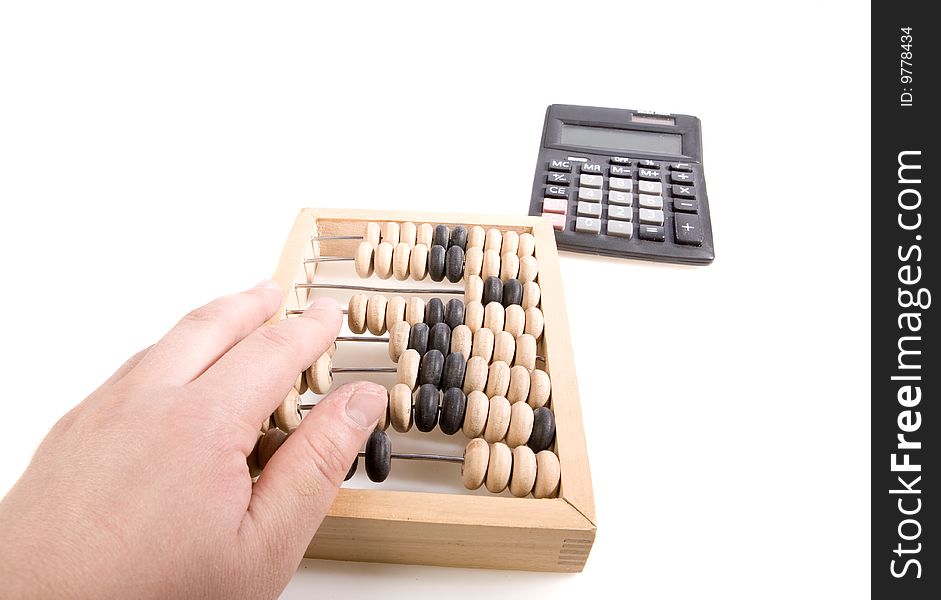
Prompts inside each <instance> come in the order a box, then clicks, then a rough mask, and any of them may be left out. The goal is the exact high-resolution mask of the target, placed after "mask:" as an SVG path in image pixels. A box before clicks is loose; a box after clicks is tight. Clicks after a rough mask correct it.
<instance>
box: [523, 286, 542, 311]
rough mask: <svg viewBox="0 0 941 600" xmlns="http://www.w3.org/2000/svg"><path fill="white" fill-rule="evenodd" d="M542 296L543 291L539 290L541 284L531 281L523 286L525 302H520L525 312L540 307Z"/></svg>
mask: <svg viewBox="0 0 941 600" xmlns="http://www.w3.org/2000/svg"><path fill="white" fill-rule="evenodd" d="M541 295H542V292H541V290H540V289H539V284H538V283H536V282H535V281H530V282H527V283H524V284H523V300H522V301H521V302H520V305H522V307H523V310H529V309H530V308H534V307H537V306H539V298H540V296H541Z"/></svg>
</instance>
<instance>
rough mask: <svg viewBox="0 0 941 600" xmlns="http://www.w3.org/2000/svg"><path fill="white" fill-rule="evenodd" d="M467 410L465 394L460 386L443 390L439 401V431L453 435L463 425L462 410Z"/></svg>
mask: <svg viewBox="0 0 941 600" xmlns="http://www.w3.org/2000/svg"><path fill="white" fill-rule="evenodd" d="M466 410H467V396H465V395H464V392H462V391H461V388H458V387H453V388H450V389H449V390H447V391H446V392H444V399H443V400H442V401H441V431H442V432H443V433H445V434H447V435H454V434H455V433H457V432H458V431H460V430H461V427H463V425H464V412H465V411H466Z"/></svg>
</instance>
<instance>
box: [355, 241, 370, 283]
mask: <svg viewBox="0 0 941 600" xmlns="http://www.w3.org/2000/svg"><path fill="white" fill-rule="evenodd" d="M374 252H375V246H373V245H372V244H370V243H369V242H360V243H359V246H357V247H356V255H355V257H354V259H353V266H355V267H356V274H357V275H358V276H360V277H361V278H363V279H368V278H370V277H372V268H373V265H372V261H373V258H372V257H373V253H374Z"/></svg>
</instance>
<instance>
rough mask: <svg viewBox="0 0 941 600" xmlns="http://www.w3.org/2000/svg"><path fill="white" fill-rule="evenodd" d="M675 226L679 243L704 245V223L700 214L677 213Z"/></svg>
mask: <svg viewBox="0 0 941 600" xmlns="http://www.w3.org/2000/svg"><path fill="white" fill-rule="evenodd" d="M673 226H674V227H675V229H676V241H677V243H679V244H688V245H690V246H702V225H700V223H699V216H698V215H687V214H683V213H675V215H674V218H673Z"/></svg>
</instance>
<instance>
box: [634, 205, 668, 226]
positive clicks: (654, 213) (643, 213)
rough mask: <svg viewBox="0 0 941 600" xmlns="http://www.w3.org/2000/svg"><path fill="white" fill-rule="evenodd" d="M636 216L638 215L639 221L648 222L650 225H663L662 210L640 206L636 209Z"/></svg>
mask: <svg viewBox="0 0 941 600" xmlns="http://www.w3.org/2000/svg"><path fill="white" fill-rule="evenodd" d="M637 216H638V217H640V222H641V223H648V224H650V225H663V211H662V210H652V209H649V208H641V209H639V210H638V214H637Z"/></svg>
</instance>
